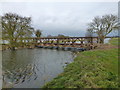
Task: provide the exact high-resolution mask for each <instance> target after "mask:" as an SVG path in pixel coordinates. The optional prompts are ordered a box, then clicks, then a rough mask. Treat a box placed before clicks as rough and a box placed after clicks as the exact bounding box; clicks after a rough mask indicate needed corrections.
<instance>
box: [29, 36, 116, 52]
mask: <svg viewBox="0 0 120 90" xmlns="http://www.w3.org/2000/svg"><path fill="white" fill-rule="evenodd" d="M105 38H114V37H105ZM29 41H33V43H34V44H35V46H36V47H38V48H49V49H63V50H65V49H68V50H79V51H81V50H90V49H95V48H96V47H97V46H98V44H99V38H98V37H40V38H29Z"/></svg>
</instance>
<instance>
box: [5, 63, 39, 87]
mask: <svg viewBox="0 0 120 90" xmlns="http://www.w3.org/2000/svg"><path fill="white" fill-rule="evenodd" d="M36 70H38V68H37V66H36V65H35V64H28V65H26V66H25V67H24V68H17V69H14V70H11V71H9V70H5V71H4V72H3V86H4V87H6V86H7V88H8V87H11V86H9V85H7V84H8V83H9V84H10V83H11V84H12V85H15V84H18V83H23V82H25V81H30V80H31V79H32V78H33V79H34V80H36V79H37V77H38V76H37V74H36Z"/></svg>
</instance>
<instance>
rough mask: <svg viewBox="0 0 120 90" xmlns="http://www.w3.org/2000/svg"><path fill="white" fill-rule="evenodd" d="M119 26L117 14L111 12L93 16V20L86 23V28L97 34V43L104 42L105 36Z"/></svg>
mask: <svg viewBox="0 0 120 90" xmlns="http://www.w3.org/2000/svg"><path fill="white" fill-rule="evenodd" d="M119 26H120V25H119V24H118V18H117V16H116V15H112V14H111V15H104V16H102V17H95V18H94V19H93V21H92V22H91V23H89V24H88V29H89V30H92V32H93V33H96V34H97V35H98V37H99V43H104V39H105V37H106V36H107V35H108V34H109V33H110V32H112V31H113V30H118V28H119Z"/></svg>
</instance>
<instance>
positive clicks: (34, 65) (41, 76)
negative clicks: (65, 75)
mask: <svg viewBox="0 0 120 90" xmlns="http://www.w3.org/2000/svg"><path fill="white" fill-rule="evenodd" d="M2 54H3V55H2V56H3V57H2V60H3V75H4V82H5V84H8V83H9V84H11V85H13V87H14V88H40V87H42V86H43V85H44V84H45V83H46V82H48V81H50V80H52V79H53V78H55V77H56V76H57V75H58V74H60V73H61V72H63V69H64V67H65V66H66V63H70V62H72V61H73V58H74V56H73V53H72V52H69V51H57V50H50V49H39V48H38V49H21V50H16V51H10V50H6V51H3V53H2Z"/></svg>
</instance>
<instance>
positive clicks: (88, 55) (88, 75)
mask: <svg viewBox="0 0 120 90" xmlns="http://www.w3.org/2000/svg"><path fill="white" fill-rule="evenodd" d="M109 43H110V45H112V46H116V45H117V44H118V39H111V40H110V42H109ZM118 86H119V85H118V49H117V48H109V49H96V50H91V51H85V52H80V53H78V54H77V57H76V58H75V59H74V62H72V63H71V64H69V65H67V67H66V68H65V69H64V72H63V73H61V74H59V75H58V77H56V78H55V79H53V80H52V81H51V82H49V83H47V84H46V85H45V86H44V88H118Z"/></svg>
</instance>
